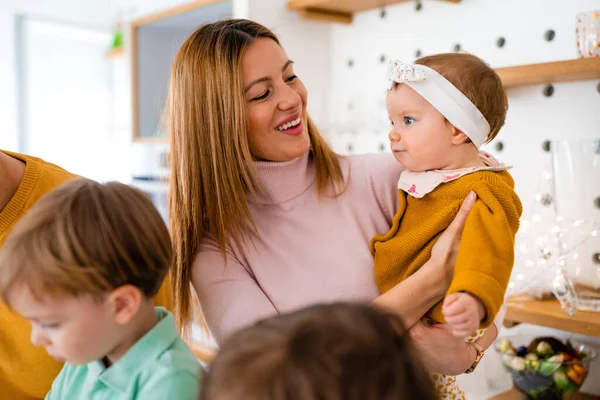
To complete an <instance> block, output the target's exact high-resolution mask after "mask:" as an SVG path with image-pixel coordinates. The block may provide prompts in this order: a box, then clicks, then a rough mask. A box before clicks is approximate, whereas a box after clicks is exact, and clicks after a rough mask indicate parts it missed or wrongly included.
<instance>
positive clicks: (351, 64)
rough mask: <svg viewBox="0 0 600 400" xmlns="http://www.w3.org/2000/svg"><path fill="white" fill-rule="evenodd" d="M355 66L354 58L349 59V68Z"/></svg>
mask: <svg viewBox="0 0 600 400" xmlns="http://www.w3.org/2000/svg"><path fill="white" fill-rule="evenodd" d="M353 66H354V60H353V59H350V60H348V68H352V67H353Z"/></svg>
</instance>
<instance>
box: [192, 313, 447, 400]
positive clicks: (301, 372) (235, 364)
mask: <svg viewBox="0 0 600 400" xmlns="http://www.w3.org/2000/svg"><path fill="white" fill-rule="evenodd" d="M203 386H204V387H203V394H202V399H204V400H216V399H218V400H237V399H245V400H259V399H260V400H317V399H318V400H391V399H420V400H429V399H431V400H433V399H436V398H437V397H436V394H435V391H434V388H433V383H432V382H431V381H430V378H429V376H428V374H427V373H426V371H425V369H424V368H423V367H422V365H421V363H420V362H419V360H418V358H417V355H416V353H415V351H414V349H413V348H412V345H411V341H410V339H409V338H408V335H407V334H404V333H403V328H402V324H401V323H400V320H399V319H398V318H397V317H395V316H392V315H390V314H386V313H384V312H382V311H379V310H376V309H374V308H372V307H370V306H368V305H355V304H346V303H337V304H329V305H318V306H313V307H310V308H307V309H303V310H300V311H297V312H294V313H291V314H287V315H281V316H277V317H274V318H269V319H266V320H263V321H260V322H258V323H257V324H255V325H254V326H251V327H249V328H246V329H243V330H241V331H239V332H237V333H235V334H233V335H232V336H231V337H229V338H228V339H227V340H226V341H225V342H224V343H223V345H222V347H221V350H220V352H219V353H218V355H217V357H216V358H215V360H214V361H213V363H212V364H211V367H210V370H209V373H208V375H207V377H206V380H205V381H204V383H203Z"/></svg>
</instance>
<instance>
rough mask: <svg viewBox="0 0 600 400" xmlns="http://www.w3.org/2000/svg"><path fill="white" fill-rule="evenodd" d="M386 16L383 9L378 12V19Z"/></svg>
mask: <svg viewBox="0 0 600 400" xmlns="http://www.w3.org/2000/svg"><path fill="white" fill-rule="evenodd" d="M386 16H387V12H386V11H385V8H382V9H381V11H379V18H381V19H384V18H385V17H386Z"/></svg>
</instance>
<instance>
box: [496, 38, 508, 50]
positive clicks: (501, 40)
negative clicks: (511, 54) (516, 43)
mask: <svg viewBox="0 0 600 400" xmlns="http://www.w3.org/2000/svg"><path fill="white" fill-rule="evenodd" d="M505 44H506V39H505V38H503V37H502V36H500V37H499V38H498V39H496V46H498V47H499V48H503V47H504V45H505Z"/></svg>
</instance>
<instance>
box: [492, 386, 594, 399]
mask: <svg viewBox="0 0 600 400" xmlns="http://www.w3.org/2000/svg"><path fill="white" fill-rule="evenodd" d="M566 399H568V400H593V399H598V396H594V395H591V394H587V393H582V392H577V393H573V394H572V395H571V396H568V397H566ZM488 400H527V396H525V395H524V394H523V393H521V392H519V391H518V390H517V389H515V388H512V389H510V390H509V391H506V392H504V393H500V394H497V395H496V396H493V397H490V398H489V399H488Z"/></svg>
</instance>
